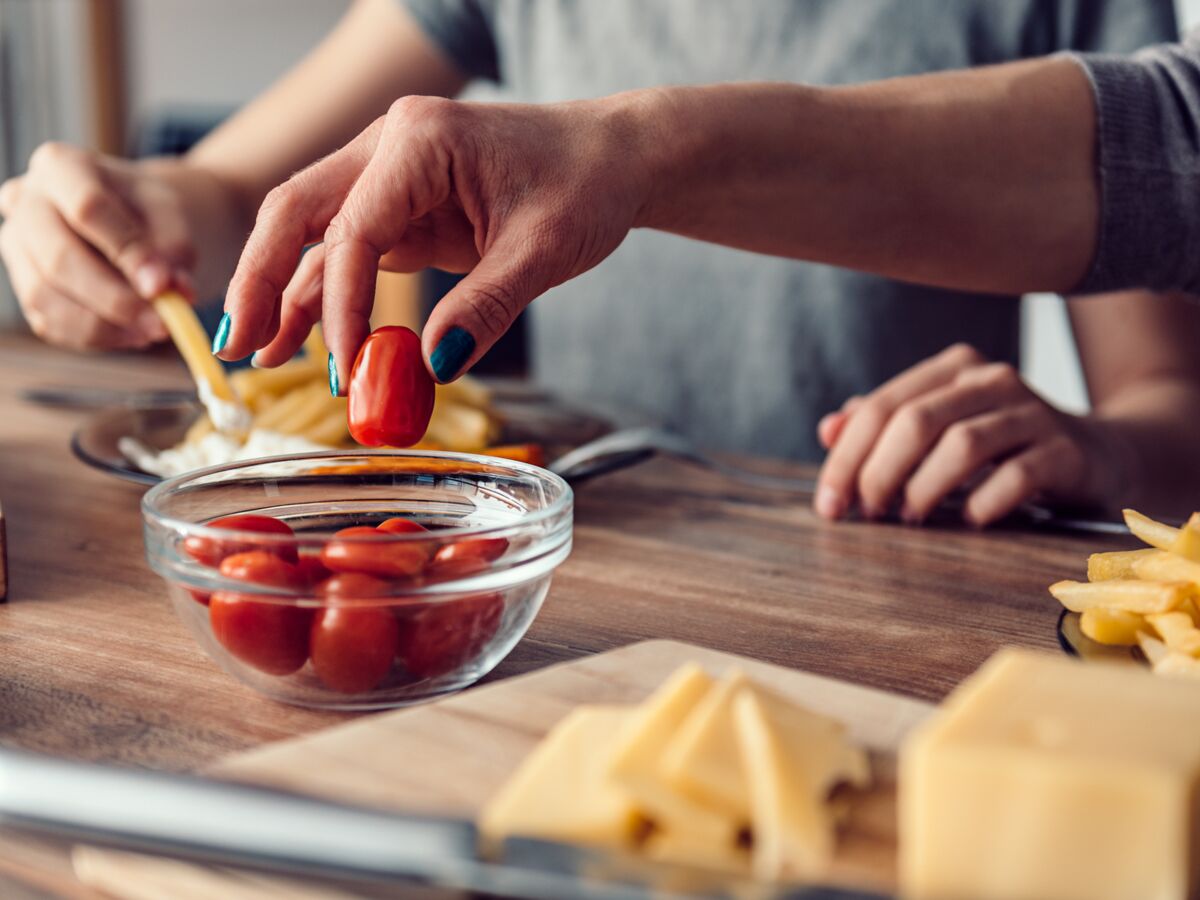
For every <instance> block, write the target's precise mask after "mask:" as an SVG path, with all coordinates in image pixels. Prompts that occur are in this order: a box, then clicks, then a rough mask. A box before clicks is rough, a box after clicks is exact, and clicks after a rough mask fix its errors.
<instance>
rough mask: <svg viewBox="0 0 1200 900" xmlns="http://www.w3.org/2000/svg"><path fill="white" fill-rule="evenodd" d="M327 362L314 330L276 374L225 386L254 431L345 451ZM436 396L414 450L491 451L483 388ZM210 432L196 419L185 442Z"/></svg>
mask: <svg viewBox="0 0 1200 900" xmlns="http://www.w3.org/2000/svg"><path fill="white" fill-rule="evenodd" d="M327 358H328V350H326V348H325V343H324V341H323V340H322V338H321V335H320V333H319V331H318V329H315V328H314V329H313V331H312V333H311V334H310V335H309V337H308V340H306V341H305V343H304V353H303V355H299V356H297V357H296V358H295V359H292V360H290V361H289V362H286V363H284V364H283V365H281V366H279V367H278V368H275V369H241V370H239V371H237V372H234V373H233V374H231V375H230V376H229V384H230V385H231V387H232V389H233V392H234V394H235V395H236V396H237V399H238V400H240V401H241V402H242V403H243V404H244V405H245V406H246V408H247V409H249V410H250V412H251V413H252V414H253V416H254V425H253V427H254V428H256V429H262V430H265V431H273V432H276V433H278V434H288V435H296V436H299V437H303V438H306V439H307V440H310V441H312V442H313V443H315V444H320V445H322V446H325V447H342V446H348V445H350V444H352V443H353V442H352V441H351V439H350V432H349V430H348V429H347V427H346V398H345V397H331V396H330V395H329V382H328V372H327V370H326V363H325V360H326V359H327ZM436 391H437V397H436V402H435V404H434V408H433V417H432V419H430V422H429V430H428V431H427V432H426V433H425V437H424V439H423V440H422V441H421V443H420V444H418V445H417V447H418V448H420V449H425V450H456V451H460V452H464V453H474V452H479V451H481V450H484V449H485V448H488V447H490V446H491V444H492V443H493V442H494V441H495V440H496V439H497V437H498V436H499V432H500V420H499V418H498V417H497V416H496V414H495V413H494V411H493V410H492V407H491V395H490V393H489V391H488V390H487V388H485V387H484V386H483V385H481V384H480V383H479V382H478V381H475V380H473V379H472V378H470V377H464V378H460V379H459V380H458V381H456V382H454V383H453V384H439V385H437V388H436ZM212 430H213V423H212V421H211V420H210V419H209V417H208V416H207V415H205V416H201V417H200V418H199V419H197V420H196V422H195V423H194V424H193V425H192V427H191V428H190V429H189V430H188V433H187V436H186V437H185V438H184V443H190V442H194V441H198V440H200V439H201V438H202V437H204V435H206V434H208V433H209V432H211V431H212Z"/></svg>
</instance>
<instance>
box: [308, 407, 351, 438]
mask: <svg viewBox="0 0 1200 900" xmlns="http://www.w3.org/2000/svg"><path fill="white" fill-rule="evenodd" d="M304 437H306V438H308V439H309V440H310V441H312V442H313V443H314V444H324V445H325V446H326V447H340V446H341V445H342V444H344V443H346V439H347V438H349V437H350V429H349V428H348V427H347V425H346V410H345V409H333V410H330V411H329V412H327V413H325V415H324V416H323V417H322V418H321V419H319V420H318V421H317V422H316V423H314V424H313V425H310V426H309V427H308V428H306V429H305V430H304Z"/></svg>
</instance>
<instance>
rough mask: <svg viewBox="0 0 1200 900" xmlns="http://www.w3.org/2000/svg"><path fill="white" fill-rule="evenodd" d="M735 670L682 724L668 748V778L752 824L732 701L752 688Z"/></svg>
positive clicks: (690, 793) (691, 794) (665, 755)
mask: <svg viewBox="0 0 1200 900" xmlns="http://www.w3.org/2000/svg"><path fill="white" fill-rule="evenodd" d="M749 683H750V681H749V679H748V678H747V677H746V676H745V675H744V674H743V673H742V672H741V671H739V670H737V669H731V670H730V671H729V672H726V673H725V675H724V677H722V678H721V680H720V681H719V682H718V683H717V684H716V686H715V687H713V688H712V689H711V690H710V691H709V692H708V693H707V694H706V695H705V696H704V697H703V698H701V700H700V701H699V702H698V703H697V704H696V706H695V708H694V709H693V710H692V712H691V713H690V714H689V715H688V717H687V718H686V719H685V720H684V721H683V724H682V725H681V726H680V728H679V731H678V733H677V734H676V735H675V736H674V737H673V738H672V739H671V741H670V742H669V743H668V744H667V746H666V747H665V749H664V750H663V755H662V762H661V771H662V777H663V780H664V781H665V782H666V783H667V784H668V785H669V786H670V787H671V788H673V789H674V790H676V791H677V792H679V793H680V794H681V795H683V796H686V797H688V798H689V799H692V800H695V801H696V802H698V803H703V804H706V805H708V806H711V807H713V808H715V809H719V810H721V812H723V813H724V814H725V815H726V816H728V817H729V818H731V819H736V820H737V821H738V822H740V823H743V824H747V825H748V824H749V822H750V799H749V797H748V796H747V793H746V776H745V772H744V771H743V768H742V756H741V750H740V749H739V748H738V740H737V733H736V727H735V724H734V717H733V701H734V698H735V697H736V696H737V694H738V692H739V691H741V690H743V689H744V688H746V687H747V686H748V685H749Z"/></svg>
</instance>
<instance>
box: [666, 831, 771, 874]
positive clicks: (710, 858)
mask: <svg viewBox="0 0 1200 900" xmlns="http://www.w3.org/2000/svg"><path fill="white" fill-rule="evenodd" d="M642 853H644V854H645V856H646V858H647V859H651V860H654V861H655V862H661V863H669V864H671V865H675V866H689V867H694V868H697V869H710V870H713V871H718V872H728V873H730V874H735V875H743V876H745V875H749V874H750V850H749V848H748V847H747V846H745V845H744V844H742V843H740V842H735V843H731V844H725V843H722V844H714V843H712V842H711V841H708V840H704V839H703V838H697V836H696V835H695V834H692V833H689V832H686V831H680V830H674V831H653V832H651V833H650V836H649V837H647V838H646V842H645V844H644V845H643V846H642Z"/></svg>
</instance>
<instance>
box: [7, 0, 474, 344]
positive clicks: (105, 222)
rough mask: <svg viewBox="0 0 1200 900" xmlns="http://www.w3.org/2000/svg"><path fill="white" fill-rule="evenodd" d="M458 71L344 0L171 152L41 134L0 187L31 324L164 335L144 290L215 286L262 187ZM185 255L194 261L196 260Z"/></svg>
mask: <svg viewBox="0 0 1200 900" xmlns="http://www.w3.org/2000/svg"><path fill="white" fill-rule="evenodd" d="M463 81H464V76H463V75H462V74H460V73H459V72H458V71H457V70H456V69H455V68H454V67H453V66H452V65H451V64H450V63H449V62H448V61H447V60H446V59H445V58H444V57H443V56H442V55H441V53H440V52H439V51H438V50H437V49H435V48H434V46H433V45H432V44H431V43H430V42H429V41H428V40H426V38H425V37H424V35H423V34H422V32H421V30H420V28H419V27H418V26H417V25H416V23H415V22H413V21H412V20H411V19H410V18H409V16H408V14H407V13H406V12H405V11H404V10H403V8H402V6H401V4H399V3H397V2H394V0H358V2H357V3H355V4H354V6H353V7H352V8H351V9H350V11H349V12H348V13H347V15H346V16H345V17H344V18H343V20H342V22H341V23H340V24H339V25H338V26H337V28H336V29H335V30H334V31H333V32H332V33H331V34H330V35H329V37H328V38H327V39H326V40H325V41H324V42H323V43H322V44H321V45H320V46H319V47H317V48H316V49H315V50H314V51H313V52H312V54H311V55H310V56H309V57H308V58H307V59H305V60H304V61H303V62H301V63H300V64H299V65H298V66H297V67H296V68H295V69H294V70H293V71H292V72H291V73H290V74H289V75H287V76H286V77H285V78H283V79H282V80H281V81H280V82H279V83H278V84H277V85H276V86H274V87H273V88H271V89H269V90H268V91H267V92H266V93H265V94H264V95H263V96H262V97H261V98H259V99H258V100H256V101H254V102H253V103H251V104H250V106H248V107H247V108H246V109H244V110H243V111H242V112H240V113H238V114H237V115H236V116H234V117H233V119H231V120H230V121H229V122H227V123H225V124H224V125H222V126H221V127H219V128H218V129H217V130H216V131H215V132H214V133H213V134H212V135H211V136H210V137H208V138H207V139H206V140H205V141H203V142H202V143H201V144H200V145H199V146H198V147H197V148H196V149H195V150H194V151H193V152H192V153H191V154H189V155H188V156H186V157H184V158H182V159H155V160H145V161H139V162H128V161H126V160H119V159H115V158H112V157H105V156H101V155H99V154H95V153H91V152H89V151H87V150H84V149H82V148H78V147H71V146H67V145H64V144H44V145H42V146H41V147H40V148H38V150H37V151H36V152H35V153H34V154H33V157H32V158H31V159H30V164H29V169H28V171H27V172H26V173H25V174H23V175H21V176H19V177H17V178H13V179H10V180H9V181H8V182H6V183H5V184H4V185H3V187H2V188H0V215H2V216H3V217H4V220H5V221H4V225H3V227H2V228H0V256H3V259H4V263H5V266H6V267H7V269H8V274H9V276H10V279H11V281H12V283H13V286H14V288H15V289H16V293H17V297H18V299H19V300H20V303H21V308H22V310H23V311H24V313H25V316H26V318H27V319H28V320H29V323H30V325H31V326H32V328H33V330H34V331H35V332H36V333H37V334H39V335H40V336H42V337H43V338H45V339H46V340H48V341H51V342H53V343H57V344H62V345H65V346H70V347H76V348H81V349H82V348H109V349H111V348H115V347H139V346H144V345H145V344H147V343H149V342H151V341H154V340H160V339H162V338H163V337H165V331H164V330H163V327H162V323H161V322H159V321H158V318H157V316H155V314H154V312H153V311H152V310H151V309H150V307H149V306H147V305H146V303H145V301H146V300H147V299H150V298H152V297H154V296H155V295H157V294H158V293H160V292H161V291H163V290H164V289H166V288H167V287H172V286H173V287H175V288H176V289H178V290H181V291H183V292H184V293H185V294H187V295H189V296H192V297H194V296H196V288H195V287H194V285H193V280H194V276H195V277H196V278H197V280H198V281H199V292H200V294H201V295H202V296H212V295H213V294H216V293H219V292H221V291H222V290H223V289H224V287H225V284H226V282H227V280H228V278H229V274H230V273H231V272H232V270H233V266H234V263H235V262H236V260H237V252H238V250H239V249H240V247H241V244H242V241H243V238H244V237H245V235H246V233H247V231H248V230H249V229H250V226H251V224H252V222H253V219H254V212H255V210H256V209H257V208H258V205H259V203H260V202H261V200H262V197H263V195H264V194H265V193H266V192H267V191H268V190H269V189H270V188H271V187H272V186H273V185H275V184H277V183H279V182H280V181H283V180H284V179H285V178H287V176H288V175H289V174H290V173H291V172H293V171H295V170H296V169H298V168H301V167H303V166H305V165H307V164H308V163H310V162H312V161H313V160H314V159H316V158H317V157H319V156H321V155H323V154H325V153H328V152H330V151H332V150H334V149H335V148H336V147H338V146H340V145H341V144H342V143H344V142H345V141H346V140H347V139H348V138H349V137H350V136H352V135H353V134H354V133H356V132H357V131H359V130H360V129H361V128H363V127H364V126H365V125H366V124H367V123H369V122H370V121H371V119H372V118H374V117H375V116H377V115H378V114H379V112H380V111H381V110H384V109H386V108H387V105H388V103H389V102H391V100H392V99H394V98H395V97H396V96H398V95H401V94H406V93H423V94H439V93H440V94H451V93H454V92H456V91H457V90H458V89H459V88H460V87H461V85H462V84H463ZM197 267H198V268H197Z"/></svg>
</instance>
